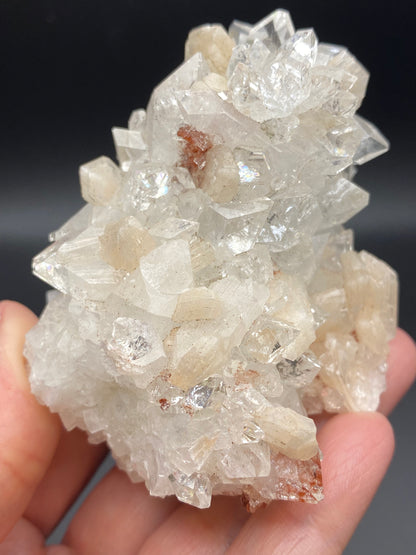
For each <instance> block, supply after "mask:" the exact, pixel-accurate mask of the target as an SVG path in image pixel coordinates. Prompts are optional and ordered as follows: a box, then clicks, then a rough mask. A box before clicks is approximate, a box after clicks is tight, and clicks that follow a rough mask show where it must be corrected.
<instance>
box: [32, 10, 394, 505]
mask: <svg viewBox="0 0 416 555" xmlns="http://www.w3.org/2000/svg"><path fill="white" fill-rule="evenodd" d="M367 80H368V73H367V71H366V70H365V69H364V67H363V66H362V65H361V64H360V63H359V62H358V61H357V60H356V59H355V58H354V57H353V56H352V55H351V54H350V53H349V52H348V50H346V49H345V48H343V47H340V46H335V45H331V44H324V43H318V41H317V38H316V35H315V33H314V31H313V30H312V29H306V30H299V31H295V29H294V27H293V24H292V21H291V19H290V16H289V14H288V13H287V12H286V11H284V10H278V11H276V12H274V13H272V14H271V15H269V16H268V17H266V18H265V19H264V20H262V21H260V22H259V23H257V24H256V25H254V26H251V25H248V24H246V23H241V22H239V21H235V22H234V23H233V24H232V25H231V27H230V29H229V32H227V31H226V30H225V29H224V28H223V27H222V26H221V25H206V26H202V27H199V28H197V29H194V30H193V31H191V33H190V35H189V38H188V40H187V42H186V47H185V62H184V63H183V64H182V65H181V66H180V67H179V68H178V69H176V70H175V71H174V72H173V73H172V74H171V75H170V76H169V77H167V79H165V80H164V81H163V82H162V83H161V84H160V85H159V86H158V87H157V88H156V89H155V90H154V92H153V94H152V97H151V99H150V102H149V105H148V107H147V110H146V111H144V110H137V111H135V112H133V113H132V115H131V118H130V120H129V126H128V129H121V128H115V129H113V135H114V141H115V147H116V151H117V158H118V161H119V165H116V164H115V163H114V162H112V161H111V160H110V159H109V158H107V157H105V156H102V157H100V158H97V159H96V160H93V161H92V162H89V163H87V164H85V165H83V166H81V169H80V179H81V189H82V195H83V197H84V199H85V200H86V201H87V205H86V206H85V207H84V208H83V209H82V210H81V211H80V212H78V213H77V214H76V215H75V216H74V217H73V218H71V219H70V220H69V221H68V222H67V223H66V224H65V225H64V226H63V227H62V228H61V229H59V230H58V231H56V232H54V233H52V234H51V237H50V239H51V241H52V242H53V244H52V245H51V246H50V247H49V248H47V249H46V250H45V251H44V252H42V253H41V254H39V255H38V256H37V257H36V258H35V259H34V264H33V268H34V272H35V274H36V275H37V276H39V277H40V278H41V279H43V280H45V281H47V282H48V283H49V284H51V285H52V286H53V287H54V288H55V289H56V290H57V291H54V292H52V293H50V294H49V296H48V305H47V307H46V309H45V311H44V313H43V315H42V318H41V320H40V322H39V324H38V325H37V326H36V327H35V328H34V329H33V330H32V331H31V332H30V333H29V335H28V338H27V345H26V356H27V359H28V361H29V364H30V382H31V386H32V390H33V392H34V393H35V395H36V396H37V398H38V399H39V400H40V401H41V402H42V403H45V404H46V405H48V406H49V407H50V409H51V410H52V411H55V412H58V413H59V414H60V416H61V418H62V420H63V422H64V424H65V426H66V427H67V428H68V429H71V428H73V427H75V426H78V427H80V428H82V429H84V430H87V432H88V433H89V436H90V440H91V441H92V442H94V443H96V442H101V441H106V442H107V443H108V445H109V446H110V448H111V450H112V453H113V455H114V457H115V459H116V461H117V463H118V464H119V466H120V467H121V468H123V469H125V471H126V472H127V473H128V474H129V476H130V477H131V479H132V480H133V481H141V480H144V481H145V483H146V486H147V487H148V489H149V491H150V493H151V494H152V495H157V496H162V497H163V496H166V495H172V494H173V495H176V496H177V497H178V499H180V500H182V501H184V502H186V503H190V504H192V505H196V506H197V507H208V506H209V504H210V501H211V496H212V494H216V493H221V494H228V495H242V497H243V500H244V502H245V503H246V504H247V506H248V508H249V510H255V509H256V507H258V506H259V505H260V504H263V503H267V502H269V501H271V500H273V499H290V500H300V501H306V502H312V503H314V502H316V501H319V500H320V499H321V498H322V481H321V472H320V452H319V446H318V443H317V441H316V428H315V424H314V421H313V420H312V418H311V415H314V414H317V413H320V412H321V411H328V412H342V411H360V410H375V409H376V408H377V405H378V402H379V396H380V393H381V392H382V391H383V389H384V386H385V371H386V356H387V351H388V341H389V340H390V339H391V338H392V337H393V335H394V333H395V328H396V309H397V278H396V274H395V272H394V271H393V270H392V269H391V268H390V267H389V266H387V265H386V264H385V263H384V262H381V261H380V260H378V259H377V258H375V257H374V256H372V255H371V254H368V253H367V252H360V253H358V252H355V251H354V250H353V234H352V231H350V230H346V229H344V228H343V224H344V223H345V222H346V221H347V220H348V219H349V218H350V217H351V216H353V215H354V214H356V213H357V212H358V211H359V210H361V209H362V208H364V207H365V206H366V204H367V203H368V194H367V193H366V192H365V191H364V190H363V189H361V187H359V186H358V185H356V184H355V183H354V182H353V181H352V179H353V178H354V175H355V173H356V169H355V167H356V165H357V164H358V165H360V164H362V163H364V162H367V161H368V160H371V159H372V158H374V157H375V156H378V155H379V154H382V153H383V152H385V151H386V150H387V148H388V143H387V141H386V140H385V139H384V138H383V136H382V135H381V134H380V132H379V131H378V130H377V129H376V128H375V127H374V126H373V125H372V124H370V123H369V122H367V121H366V120H364V119H363V118H361V117H359V116H357V115H356V114H355V112H356V110H357V108H358V107H359V106H360V104H361V101H362V99H363V97H364V93H365V89H366V85H367Z"/></svg>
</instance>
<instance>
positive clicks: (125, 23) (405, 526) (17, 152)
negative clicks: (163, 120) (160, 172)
mask: <svg viewBox="0 0 416 555" xmlns="http://www.w3.org/2000/svg"><path fill="white" fill-rule="evenodd" d="M278 7H280V8H286V9H288V10H289V11H290V12H291V15H292V18H293V20H294V23H295V26H296V27H297V28H304V27H314V29H315V31H316V33H317V35H318V37H319V39H320V40H321V41H324V42H332V43H337V44H343V45H346V46H348V48H349V49H350V50H351V52H352V53H353V54H355V55H356V56H357V57H358V59H359V60H360V61H361V62H362V63H363V64H364V65H365V66H366V67H367V68H368V69H369V70H370V71H371V79H370V85H369V89H368V94H367V98H366V100H365V101H364V105H363V107H362V108H361V110H360V113H361V114H362V115H363V116H364V117H366V118H368V119H370V120H371V121H373V122H374V123H376V125H378V126H379V127H380V128H381V130H382V131H383V132H384V134H385V135H386V136H387V138H388V139H389V140H390V141H391V145H392V146H391V151H390V152H389V153H388V154H386V155H384V156H382V157H381V158H378V159H376V160H374V161H372V162H370V163H369V164H367V165H366V166H364V167H363V168H362V169H360V172H359V174H358V176H357V178H356V181H357V182H358V183H359V184H360V185H362V186H363V187H364V188H366V189H367V190H369V191H370V193H371V195H372V198H371V203H370V206H369V207H368V208H367V209H366V210H365V211H364V212H363V213H361V214H359V215H358V216H356V217H355V218H354V220H352V221H351V224H350V227H353V228H354V229H355V231H356V248H357V249H358V250H360V249H366V250H368V251H370V252H372V253H374V254H376V255H377V256H379V257H380V258H382V259H384V260H386V261H387V262H388V263H389V264H391V265H392V266H393V267H394V268H395V269H396V270H397V271H398V273H399V275H400V281H401V299H400V325H401V326H402V327H404V328H405V329H406V330H407V331H408V332H409V333H411V334H412V335H413V336H416V317H415V315H414V309H415V307H416V302H415V300H416V294H415V287H414V284H415V282H416V261H415V257H416V217H415V214H416V194H415V191H414V175H415V170H416V165H415V146H416V145H415V124H416V121H415V120H416V118H415V107H414V104H415V99H416V79H415V69H414V68H415V58H414V52H415V48H414V25H415V19H416V18H415V16H416V5H415V3H413V2H412V1H410V0H409V1H405V0H396V2H394V4H392V5H390V6H389V7H388V9H387V8H385V7H384V6H382V4H381V3H380V2H376V1H373V0H371V1H366V2H363V1H362V0H361V1H358V0H349V1H348V2H346V1H344V0H338V1H336V2H335V1H333V2H328V1H325V0H285V1H284V3H283V4H278V3H277V2H275V1H268V0H257V1H256V2H251V3H250V2H246V3H242V2H233V1H231V0H230V1H228V2H224V1H223V0H222V1H220V0H210V1H209V2H203V1H202V0H199V1H195V0H193V1H189V0H187V1H179V0H177V1H176V2H173V1H172V2H168V1H167V0H165V1H162V0H152V1H149V2H145V1H140V0H108V1H105V0H104V1H103V0H101V1H98V0H71V2H65V1H64V0H62V1H58V0H49V1H47V0H37V1H36V2H28V1H27V0H26V1H25V0H2V1H1V2H0V44H1V65H0V83H1V89H0V94H1V96H2V101H1V106H2V110H1V121H2V133H0V160H1V164H0V261H1V262H0V291H1V293H0V297H2V298H11V299H15V300H18V301H20V302H23V303H25V304H27V305H28V306H29V307H30V308H32V310H34V311H35V312H36V313H38V314H39V313H40V311H41V310H42V307H43V304H44V293H45V291H46V286H45V285H43V284H42V283H41V282H40V281H39V280H37V279H35V278H34V277H32V276H31V270H30V263H31V258H32V256H33V255H34V254H36V253H37V252H39V251H40V250H41V249H43V248H44V247H45V246H46V244H47V236H48V233H49V232H50V231H52V230H53V229H56V228H57V227H59V226H60V225H61V224H62V223H63V222H64V221H65V220H66V219H67V218H69V217H70V216H71V215H72V214H73V213H74V212H75V211H76V210H77V209H78V208H79V207H81V205H82V199H81V196H80V194H79V184H78V166H79V165H80V164H81V163H84V162H86V161H88V160H91V159H93V158H95V157H97V156H100V155H102V154H105V155H107V156H110V157H112V158H114V156H115V155H114V150H113V145H112V140H111V132H110V129H111V127H112V126H114V125H117V126H125V125H126V124H127V119H128V117H129V114H130V112H131V111H132V110H133V109H135V108H139V107H145V106H146V104H147V100H148V98H149V95H150V93H151V91H152V89H153V87H154V86H155V85H156V84H157V83H158V82H159V81H160V80H161V79H162V78H164V77H165V76H166V75H167V74H168V73H169V72H170V71H172V70H173V69H174V68H175V67H176V66H177V65H178V64H179V63H181V61H182V59H183V44H184V41H185V39H186V36H187V33H188V31H189V29H190V28H192V27H194V26H197V25H199V24H202V23H208V22H210V23H212V22H219V23H223V24H224V25H225V26H228V25H229V24H230V22H231V21H232V20H233V19H235V18H237V19H240V20H243V21H248V22H250V23H254V22H256V21H258V20H259V19H261V18H262V17H264V16H265V15H266V14H268V13H269V12H271V11H272V10H274V9H276V8H278ZM415 401H416V390H415V388H413V390H412V391H411V392H410V393H409V394H408V395H407V397H406V398H405V399H404V401H403V402H402V403H401V405H400V406H399V407H398V408H397V409H396V411H395V412H394V414H393V415H392V417H391V420H392V423H393V426H394V427H395V430H396V437H397V450H396V455H395V458H394V461H393V464H392V466H391V468H390V470H389V472H388V475H387V477H386V479H385V481H384V482H383V484H382V486H381V488H380V491H379V493H378V494H377V496H376V498H375V500H374V502H373V504H372V505H371V507H370V509H369V511H368V513H367V515H366V517H365V518H364V520H363V521H362V523H361V525H360V526H359V528H358V530H357V532H356V534H355V535H354V537H353V538H352V540H351V542H350V545H349V547H348V548H347V550H346V553H347V554H364V553H365V554H367V553H378V554H379V555H383V554H386V555H387V554H389V555H390V554H391V553H393V552H397V551H398V552H400V553H405V554H407V553H414V517H415V502H414V499H415V498H416V477H415V473H414V461H415V459H416V441H415V433H414V424H415V414H416V408H415Z"/></svg>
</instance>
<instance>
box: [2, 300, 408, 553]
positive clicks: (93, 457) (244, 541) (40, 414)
mask: <svg viewBox="0 0 416 555" xmlns="http://www.w3.org/2000/svg"><path fill="white" fill-rule="evenodd" d="M35 323H36V317H35V316H34V314H32V313H31V312H30V311H29V310H28V309H27V308H25V307H24V306H22V305H20V304H18V303H15V302H11V301H4V302H2V303H0V407H1V409H0V492H1V495H0V555H5V554H7V555H14V554H18V555H26V554H27V555H41V554H48V555H69V554H77V555H84V554H85V555H89V554H92V555H106V554H109V555H110V554H111V555H113V554H114V553H122V554H123V555H129V554H138V553H140V554H146V555H147V554H151V555H157V554H164V553H169V554H181V555H186V554H195V553H198V555H200V554H213V555H215V554H220V553H225V552H227V553H229V554H231V555H234V554H237V553H238V554H245V553H247V554H250V555H252V554H278V553H279V554H281V553H291V554H302V555H304V554H305V553H311V554H314V553H319V554H320V555H325V554H328V555H333V554H340V553H342V551H343V549H344V548H345V546H346V544H347V543H348V541H349V539H350V537H351V535H352V533H353V532H354V530H355V528H356V526H357V524H358V523H359V521H360V519H361V518H362V516H363V514H364V513H365V511H366V509H367V507H368V506H369V504H370V502H371V500H372V498H373V496H374V494H375V492H376V490H377V488H378V486H379V484H380V482H381V480H382V479H383V477H384V474H385V473H386V470H387V468H388V465H389V463H390V460H391V457H392V454H393V450H394V435H393V431H392V428H391V426H390V424H389V421H388V420H387V418H386V415H387V414H388V413H389V412H390V411H391V410H392V409H393V408H394V407H395V405H396V404H397V403H398V402H399V400H400V399H401V397H402V396H403V395H404V394H405V392H406V391H407V390H408V388H409V387H410V386H411V384H412V382H413V380H414V378H415V372H416V348H415V345H414V343H413V341H412V339H411V338H410V337H409V336H408V335H407V334H406V333H405V332H403V331H401V330H398V332H397V335H396V337H395V338H394V340H393V341H392V342H391V349H390V357H389V370H388V375H387V390H386V392H385V393H384V394H383V396H382V399H381V403H380V409H379V412H377V413H358V414H357V413H356V414H342V415H336V416H332V417H330V418H329V419H327V420H325V421H322V422H321V423H320V425H319V432H318V440H319V444H320V447H321V449H322V452H323V455H324V459H323V475H324V487H325V499H324V501H322V502H321V503H319V504H318V505H306V504H305V505H304V504H298V503H290V502H275V503H272V504H270V505H269V506H268V507H267V508H265V509H260V510H258V511H257V512H256V513H255V514H254V515H251V516H250V515H249V514H248V513H247V512H246V511H245V510H244V508H243V507H242V505H241V502H240V500H239V499H237V498H232V497H215V498H214V499H213V502H212V506H211V508H210V509H207V510H203V511H202V510H199V509H196V508H193V507H190V506H188V505H184V504H181V503H179V502H178V501H176V500H175V499H173V498H166V499H158V498H154V497H150V496H149V495H148V494H147V492H146V489H145V488H144V486H143V485H142V484H135V485H134V484H132V483H131V482H130V481H129V479H128V478H127V476H126V475H125V474H124V473H123V472H121V471H120V470H118V469H113V470H112V471H110V473H109V474H107V476H105V478H104V479H103V480H102V481H101V482H100V483H99V484H98V486H97V487H96V488H95V489H94V490H93V492H92V493H91V494H90V495H89V497H88V498H87V499H86V501H85V502H84V504H83V505H82V506H81V508H80V510H79V511H78V513H77V514H76V516H75V517H74V519H73V521H72V522H71V524H70V526H69V529H68V531H67V533H66V535H65V538H64V540H63V543H62V545H59V546H58V545H56V546H49V547H45V538H46V537H47V536H48V534H49V533H50V532H51V531H52V530H53V528H54V527H55V526H56V524H57V523H58V522H59V521H60V519H61V518H62V516H63V515H64V514H65V512H66V511H67V509H68V508H69V507H70V505H71V504H72V503H73V501H74V500H75V499H76V497H77V496H78V494H79V493H80V491H81V490H82V489H83V487H84V486H85V484H86V483H87V481H88V480H89V478H90V477H91V475H92V474H93V472H94V470H95V469H96V468H97V466H98V465H99V463H100V462H101V461H102V459H103V457H104V456H105V454H106V449H105V447H104V446H103V445H98V446H93V445H89V444H88V442H87V439H86V436H85V434H84V433H82V432H80V431H79V430H75V431H72V432H69V433H68V432H66V431H64V430H63V429H62V426H61V424H60V421H59V419H58V418H57V417H56V416H54V415H52V414H51V413H50V412H49V411H48V410H47V409H46V408H45V407H42V406H40V405H39V404H38V403H37V402H36V400H35V399H34V397H33V396H32V395H31V393H30V390H29V385H28V382H27V378H26V370H25V366H24V359H23V355H22V350H23V344H24V337H25V334H26V332H27V331H28V330H29V329H30V328H31V327H32V326H33V325H34V324H35Z"/></svg>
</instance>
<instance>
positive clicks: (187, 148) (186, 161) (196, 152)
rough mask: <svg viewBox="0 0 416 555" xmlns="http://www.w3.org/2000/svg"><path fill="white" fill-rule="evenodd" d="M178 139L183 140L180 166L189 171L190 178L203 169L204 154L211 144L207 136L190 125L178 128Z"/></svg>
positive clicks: (204, 162)
mask: <svg viewBox="0 0 416 555" xmlns="http://www.w3.org/2000/svg"><path fill="white" fill-rule="evenodd" d="M177 135H178V137H180V138H181V139H183V143H182V155H181V162H180V165H181V166H182V167H183V168H186V169H188V170H189V172H190V174H191V175H192V177H196V175H197V174H198V172H200V171H201V170H203V169H204V167H205V164H206V154H207V152H208V150H209V149H210V148H212V146H213V144H212V141H211V139H210V138H209V136H208V135H207V134H206V133H204V132H203V131H198V129H195V127H192V126H191V125H183V126H182V127H180V128H179V130H178V133H177Z"/></svg>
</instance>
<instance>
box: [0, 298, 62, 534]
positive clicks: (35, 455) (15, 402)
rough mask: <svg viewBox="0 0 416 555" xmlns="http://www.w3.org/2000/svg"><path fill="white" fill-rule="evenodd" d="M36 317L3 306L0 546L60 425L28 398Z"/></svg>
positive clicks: (37, 478) (0, 322)
mask: <svg viewBox="0 0 416 555" xmlns="http://www.w3.org/2000/svg"><path fill="white" fill-rule="evenodd" d="M35 323H36V316H35V315H34V314H33V313H32V312H31V311H30V310H28V309H27V308H25V307H24V306H23V305H21V304H19V303H15V302H12V301H3V302H1V303H0V543H1V542H2V541H3V539H4V538H5V537H6V536H7V534H8V533H9V531H10V530H11V529H12V528H13V526H14V524H15V523H16V522H17V520H18V519H19V518H20V516H21V515H22V514H23V512H24V510H25V508H26V506H27V504H28V503H29V501H30V499H31V497H32V495H33V493H34V490H35V489H36V486H37V485H38V483H39V482H40V480H41V479H42V477H43V475H44V474H45V472H46V470H47V468H48V466H49V463H50V461H51V459H52V456H53V454H54V452H55V449H56V445H57V442H58V439H59V435H60V429H61V427H60V424H59V421H58V419H57V418H56V417H55V416H53V415H52V414H51V413H50V412H49V411H48V410H47V409H46V408H45V407H42V406H40V405H39V404H38V403H37V401H36V399H35V398H34V397H33V395H32V394H31V393H30V388H29V383H28V380H27V377H26V369H25V363H24V358H23V346H24V342H25V335H26V333H27V332H28V331H29V329H30V328H31V327H32V326H33V325H34V324H35Z"/></svg>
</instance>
